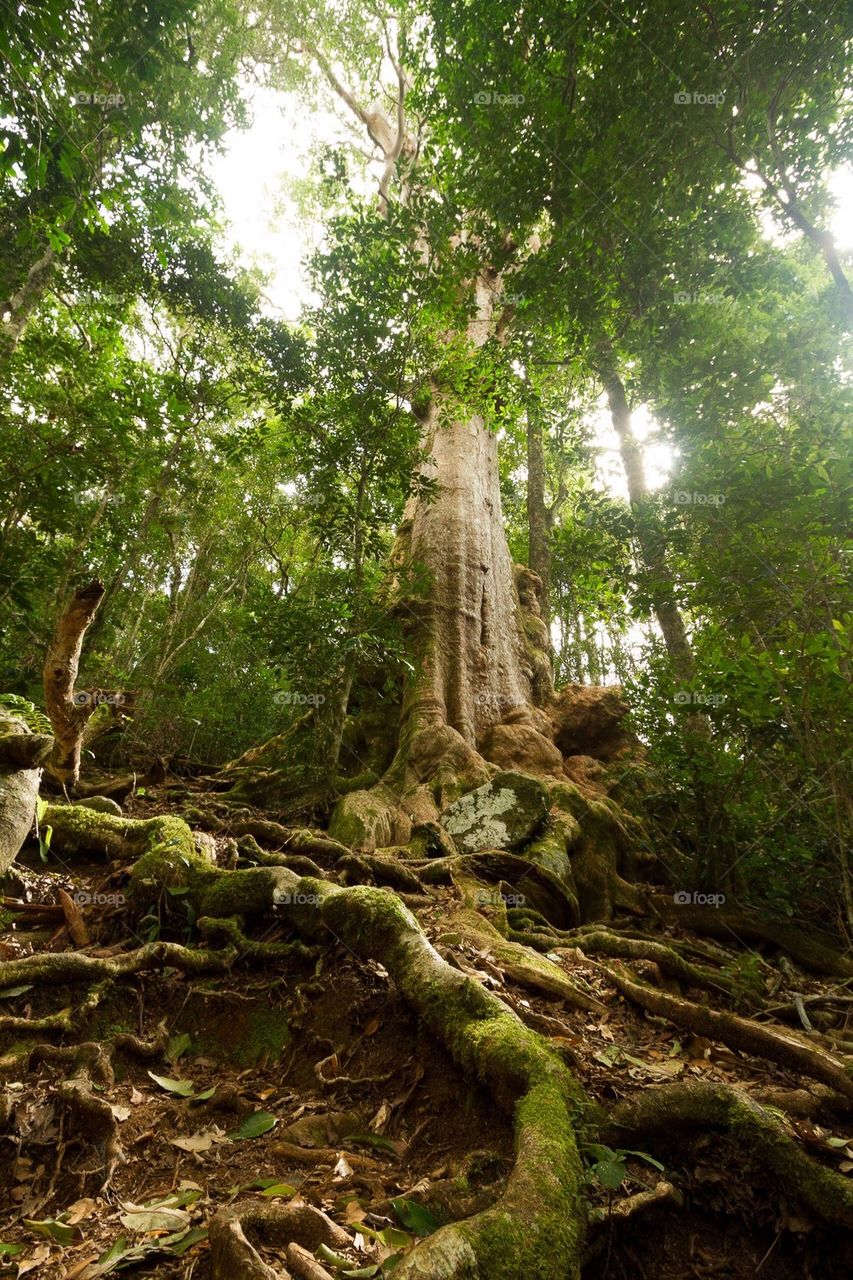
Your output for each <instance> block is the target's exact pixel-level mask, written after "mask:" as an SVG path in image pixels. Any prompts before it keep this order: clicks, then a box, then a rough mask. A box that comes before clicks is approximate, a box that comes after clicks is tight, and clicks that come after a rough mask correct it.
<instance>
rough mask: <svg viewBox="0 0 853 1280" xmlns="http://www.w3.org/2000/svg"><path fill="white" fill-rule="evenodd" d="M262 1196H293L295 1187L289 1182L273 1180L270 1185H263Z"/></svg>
mask: <svg viewBox="0 0 853 1280" xmlns="http://www.w3.org/2000/svg"><path fill="white" fill-rule="evenodd" d="M261 1195H262V1196H295V1195H296V1187H292V1186H291V1185H290V1183H289V1182H274V1183H273V1184H272V1186H271V1187H264V1189H263V1191H262V1192H261Z"/></svg>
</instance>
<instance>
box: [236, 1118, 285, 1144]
mask: <svg viewBox="0 0 853 1280" xmlns="http://www.w3.org/2000/svg"><path fill="white" fill-rule="evenodd" d="M277 1124H278V1116H274V1115H271V1114H270V1112H269V1111H253V1112H252V1114H251V1115H250V1116H246V1119H245V1120H244V1121H243V1123H242V1124H241V1125H240V1128H239V1129H235V1131H234V1132H233V1133H229V1135H228V1137H229V1138H230V1139H231V1141H232V1142H241V1141H242V1140H243V1139H244V1138H259V1137H260V1136H261V1134H262V1133H268V1132H269V1131H270V1129H274V1128H275V1126H276V1125H277Z"/></svg>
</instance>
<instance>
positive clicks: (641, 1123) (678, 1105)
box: [607, 1081, 853, 1227]
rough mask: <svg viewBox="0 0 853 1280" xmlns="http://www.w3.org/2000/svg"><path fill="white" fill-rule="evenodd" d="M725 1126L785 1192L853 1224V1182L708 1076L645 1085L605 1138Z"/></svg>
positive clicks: (827, 1216) (613, 1118)
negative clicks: (770, 1171) (811, 1154)
mask: <svg viewBox="0 0 853 1280" xmlns="http://www.w3.org/2000/svg"><path fill="white" fill-rule="evenodd" d="M709 1126H710V1127H713V1128H719V1129H723V1130H725V1132H726V1133H728V1134H729V1135H730V1136H731V1137H732V1138H733V1139H734V1140H735V1141H736V1142H738V1144H740V1145H741V1146H743V1147H744V1148H745V1149H746V1150H747V1151H749V1152H750V1153H751V1154H752V1155H753V1156H755V1157H756V1158H757V1159H759V1160H760V1161H761V1163H762V1164H763V1165H766V1166H767V1168H769V1169H771V1170H772V1171H773V1173H774V1174H775V1175H776V1177H777V1178H778V1179H779V1182H780V1184H781V1185H782V1187H783V1188H784V1190H785V1192H786V1194H788V1195H790V1196H792V1197H795V1198H797V1199H799V1200H800V1201H801V1202H802V1203H803V1204H805V1205H807V1206H808V1208H809V1209H811V1210H812V1212H813V1213H815V1214H816V1215H817V1216H818V1217H819V1218H821V1219H822V1220H823V1221H824V1222H829V1223H832V1224H834V1225H836V1226H843V1227H853V1184H851V1182H850V1180H849V1179H848V1178H844V1177H842V1176H841V1175H840V1174H837V1173H835V1172H833V1171H832V1170H831V1169H826V1168H824V1166H823V1165H820V1164H818V1163H817V1162H816V1161H814V1160H812V1159H810V1158H809V1156H807V1155H806V1154H805V1153H804V1152H803V1151H802V1150H801V1149H800V1148H799V1147H798V1146H797V1144H796V1142H794V1141H793V1140H792V1139H791V1138H789V1137H788V1135H787V1134H786V1133H785V1131H784V1129H782V1127H781V1126H780V1125H779V1124H778V1122H777V1121H776V1120H775V1119H774V1117H773V1116H772V1115H771V1114H770V1113H769V1112H768V1111H765V1110H764V1108H763V1107H761V1106H759V1105H758V1104H757V1103H755V1102H754V1101H753V1100H752V1099H751V1098H749V1097H748V1096H747V1095H745V1094H743V1093H741V1092H739V1091H738V1090H737V1089H732V1088H729V1087H728V1086H727V1085H722V1084H710V1083H708V1082H705V1081H693V1082H690V1083H680V1082H679V1083H675V1084H667V1085H661V1086H658V1087H656V1088H652V1089H647V1090H644V1092H643V1093H642V1094H641V1095H640V1096H639V1097H637V1098H635V1099H633V1100H632V1101H630V1102H624V1103H620V1104H619V1105H617V1106H616V1107H614V1108H613V1110H612V1111H611V1112H610V1118H609V1124H608V1127H607V1138H608V1139H610V1140H612V1141H614V1142H622V1141H625V1140H627V1139H626V1135H631V1140H632V1141H633V1140H635V1139H638V1138H646V1137H648V1136H649V1135H660V1136H662V1137H666V1136H667V1135H668V1134H671V1132H672V1131H673V1130H679V1129H682V1130H687V1131H689V1132H691V1133H693V1132H695V1131H696V1130H698V1129H701V1128H707V1127H709Z"/></svg>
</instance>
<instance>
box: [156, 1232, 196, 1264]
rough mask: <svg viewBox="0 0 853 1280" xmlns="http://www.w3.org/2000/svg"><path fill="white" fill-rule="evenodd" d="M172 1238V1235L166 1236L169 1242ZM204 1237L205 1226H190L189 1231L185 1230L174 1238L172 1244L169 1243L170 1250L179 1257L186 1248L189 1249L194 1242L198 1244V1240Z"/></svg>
mask: <svg viewBox="0 0 853 1280" xmlns="http://www.w3.org/2000/svg"><path fill="white" fill-rule="evenodd" d="M173 1239H174V1237H172V1236H170V1237H168V1241H169V1242H171V1241H172V1240H173ZM206 1239H207V1227H190V1229H189V1231H187V1232H186V1234H185V1235H182V1236H180V1237H179V1238H178V1239H177V1240H175V1242H174V1244H172V1245H171V1249H170V1252H171V1253H174V1254H177V1256H178V1257H180V1256H181V1254H182V1253H186V1251H187V1249H191V1248H192V1246H193V1245H194V1244H198V1242H199V1241H200V1240H206ZM160 1243H161V1244H166V1243H167V1241H166V1240H161V1241H160Z"/></svg>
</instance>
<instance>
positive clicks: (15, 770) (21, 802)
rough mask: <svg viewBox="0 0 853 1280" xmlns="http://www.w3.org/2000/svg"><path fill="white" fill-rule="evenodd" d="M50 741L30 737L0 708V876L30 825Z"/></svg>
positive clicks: (43, 738) (17, 722)
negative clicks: (41, 767)
mask: <svg viewBox="0 0 853 1280" xmlns="http://www.w3.org/2000/svg"><path fill="white" fill-rule="evenodd" d="M51 741H52V740H51V739H50V738H49V737H47V736H46V735H44V734H35V733H30V731H29V729H28V728H27V726H26V725H25V724H24V722H23V720H21V719H20V718H19V717H17V716H14V715H11V714H10V713H8V712H6V711H4V710H3V708H2V707H0V875H3V874H4V873H5V872H6V871H8V870H9V867H10V866H11V865H12V863H13V862H14V861H15V858H16V857H17V856H18V853H19V851H20V848H21V845H22V844H23V843H24V841H25V840H26V838H27V833H28V832H29V830H30V827H31V826H32V825H33V817H34V816H35V811H36V800H37V799H38V792H39V781H40V779H41V769H40V768H39V767H38V766H39V765H40V764H41V763H42V762H43V761H44V759H45V757H46V756H47V753H48V751H49V750H50V746H51Z"/></svg>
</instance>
